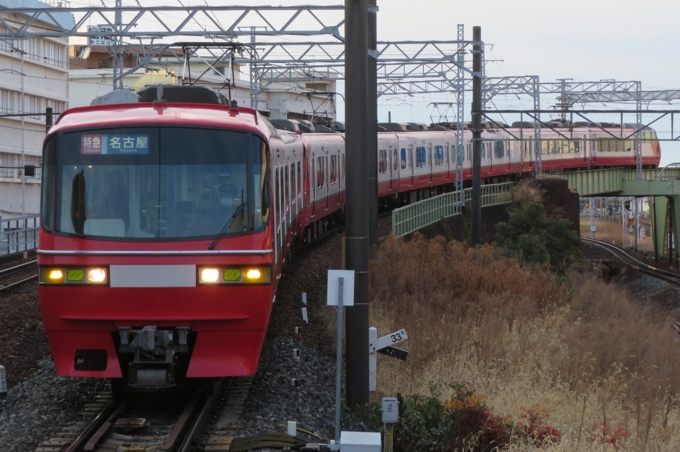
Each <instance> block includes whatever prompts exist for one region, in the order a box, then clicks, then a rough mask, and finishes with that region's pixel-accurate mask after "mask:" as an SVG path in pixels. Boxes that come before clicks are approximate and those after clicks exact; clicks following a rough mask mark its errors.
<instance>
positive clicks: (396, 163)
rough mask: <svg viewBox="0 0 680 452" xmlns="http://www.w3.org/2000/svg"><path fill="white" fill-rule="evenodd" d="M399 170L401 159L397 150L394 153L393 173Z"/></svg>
mask: <svg viewBox="0 0 680 452" xmlns="http://www.w3.org/2000/svg"><path fill="white" fill-rule="evenodd" d="M397 170H399V157H398V156H397V150H396V149H394V150H393V151H392V171H397Z"/></svg>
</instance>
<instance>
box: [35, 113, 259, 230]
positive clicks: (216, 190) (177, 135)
mask: <svg viewBox="0 0 680 452" xmlns="http://www.w3.org/2000/svg"><path fill="white" fill-rule="evenodd" d="M266 156H267V153H266V145H265V143H264V142H263V141H262V140H261V139H260V138H259V137H257V136H255V135H252V134H249V133H244V132H235V131H225V130H215V129H199V128H181V127H178V128H164V127H145V128H140V127H129V128H117V129H100V130H87V131H78V132H67V133H63V134H60V135H58V136H55V137H52V138H51V139H50V141H49V142H48V143H47V145H46V148H45V156H44V166H45V170H44V179H43V202H42V221H43V226H44V227H45V229H46V230H48V231H50V232H54V233H62V234H68V235H77V236H86V237H94V238H107V239H112V238H113V239H134V240H151V241H153V240H168V239H186V238H209V237H211V238H214V237H215V236H216V235H217V234H219V233H220V230H221V229H222V228H223V226H224V225H225V223H226V222H227V220H228V219H229V218H230V217H231V216H232V215H233V214H234V212H235V211H236V209H237V208H238V207H239V206H241V205H244V206H247V207H246V208H243V209H242V210H243V212H240V213H239V215H237V216H236V217H235V219H234V220H233V221H232V223H231V225H230V227H229V229H228V231H225V234H224V235H233V234H242V233H248V232H256V231H260V230H262V229H263V228H264V224H265V223H266V221H267V214H268V208H267V207H268V206H267V205H266V203H267V197H266V196H264V197H263V196H262V193H263V192H264V191H266V189H265V190H263V187H265V186H266V185H265V184H266V181H265V178H266V174H267V171H266V170H265V169H266V167H267V157H266Z"/></svg>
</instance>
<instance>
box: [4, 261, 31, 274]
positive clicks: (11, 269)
mask: <svg viewBox="0 0 680 452" xmlns="http://www.w3.org/2000/svg"><path fill="white" fill-rule="evenodd" d="M37 262H38V261H37V260H32V261H29V262H24V263H23V264H19V265H15V266H14V267H9V268H3V269H2V270H0V276H3V275H7V274H10V273H12V272H14V271H17V270H20V269H22V268H24V267H28V266H30V265H33V264H35V263H37Z"/></svg>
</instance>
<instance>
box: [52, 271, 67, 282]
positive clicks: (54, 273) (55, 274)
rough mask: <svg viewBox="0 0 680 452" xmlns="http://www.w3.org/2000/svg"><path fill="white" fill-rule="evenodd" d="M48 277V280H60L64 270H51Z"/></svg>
mask: <svg viewBox="0 0 680 452" xmlns="http://www.w3.org/2000/svg"><path fill="white" fill-rule="evenodd" d="M48 278H49V279H50V281H54V282H56V281H61V280H62V279H63V278H64V272H63V271H61V270H51V271H50V273H49V276H48Z"/></svg>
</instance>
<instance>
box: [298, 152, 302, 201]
mask: <svg viewBox="0 0 680 452" xmlns="http://www.w3.org/2000/svg"><path fill="white" fill-rule="evenodd" d="M301 166H302V163H301V162H300V161H299V160H298V171H297V173H298V195H299V194H300V193H301V192H302V171H301V169H302V168H301Z"/></svg>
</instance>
